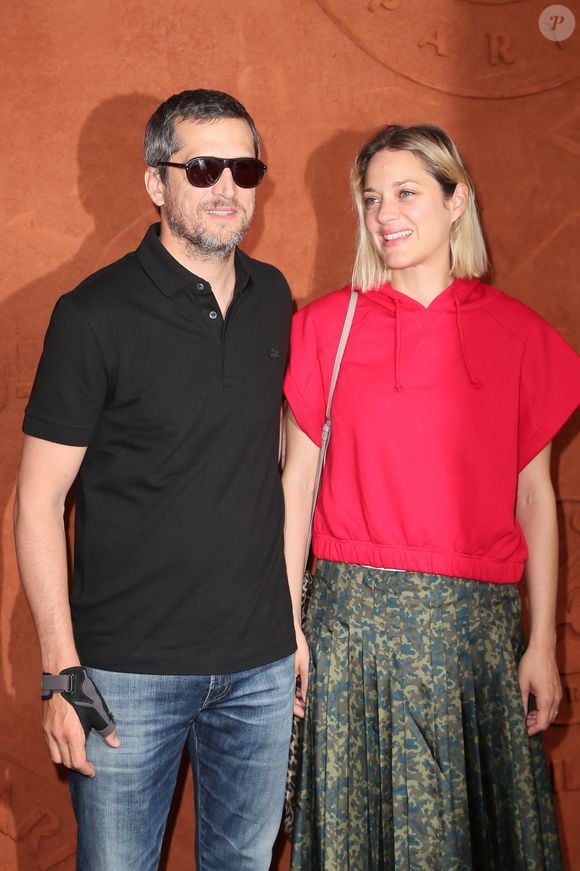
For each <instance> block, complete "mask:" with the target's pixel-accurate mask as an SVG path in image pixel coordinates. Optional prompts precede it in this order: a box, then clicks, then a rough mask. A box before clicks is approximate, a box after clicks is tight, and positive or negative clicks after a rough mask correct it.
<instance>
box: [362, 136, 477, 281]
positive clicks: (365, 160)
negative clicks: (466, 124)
mask: <svg viewBox="0 0 580 871" xmlns="http://www.w3.org/2000/svg"><path fill="white" fill-rule="evenodd" d="M379 151H409V152H411V154H414V155H415V157H417V158H418V159H419V160H420V161H421V163H422V164H423V166H424V168H425V169H426V171H427V172H428V173H429V174H430V175H432V176H433V178H434V179H436V181H438V182H439V185H440V187H441V191H442V193H443V196H444V198H445V199H450V198H451V196H452V195H453V193H454V191H455V188H456V186H457V185H458V184H459V183H463V184H464V185H466V186H467V189H468V192H469V194H468V201H467V208H466V209H465V211H464V213H463V214H462V215H461V217H459V218H458V219H457V220H456V221H455V223H454V224H453V226H452V228H451V238H450V259H451V274H452V275H453V277H454V278H471V277H478V276H481V275H483V274H484V273H485V272H486V270H487V266H488V259H487V252H486V249H485V241H484V238H483V232H482V229H481V224H480V221H479V215H478V210H477V202H476V197H475V188H474V186H473V182H472V180H471V178H470V176H469V173H468V172H467V170H466V168H465V166H464V165H463V161H462V159H461V155H460V154H459V151H458V150H457V148H456V146H455V143H454V142H453V140H452V139H451V137H450V136H448V135H447V133H445V131H444V130H441V128H440V127H437V126H436V125H435V124H417V125H414V126H412V127H402V126H400V125H398V124H389V125H388V126H387V127H382V128H381V129H380V130H379V131H378V132H377V133H375V134H374V136H372V137H371V139H369V141H368V142H367V143H366V144H365V145H364V146H363V147H362V149H361V150H360V151H359V153H358V154H357V156H356V158H355V161H354V164H353V167H352V172H351V190H352V195H353V198H354V203H355V206H356V210H357V214H358V244H357V251H356V256H355V261H354V268H353V273H352V283H353V286H354V287H357V288H358V289H359V290H362V291H366V290H370V289H371V288H373V287H378V286H379V285H381V284H383V283H384V282H385V281H389V279H390V270H389V269H388V268H387V267H386V266H385V263H384V261H383V258H382V257H381V256H380V254H379V252H378V251H377V249H376V247H375V245H374V243H373V240H372V238H371V236H370V235H369V233H368V231H367V229H366V227H365V206H364V198H363V191H364V187H365V175H366V171H367V167H368V165H369V162H370V160H371V158H373V157H374V156H375V154H378V152H379Z"/></svg>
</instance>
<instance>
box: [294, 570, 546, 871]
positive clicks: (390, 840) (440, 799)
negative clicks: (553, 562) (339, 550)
mask: <svg viewBox="0 0 580 871" xmlns="http://www.w3.org/2000/svg"><path fill="white" fill-rule="evenodd" d="M306 634H307V637H308V640H309V643H310V645H311V653H312V664H311V679H310V680H311V682H310V689H309V694H308V705H307V711H306V717H305V721H304V741H303V748H302V759H301V763H300V770H299V777H298V794H297V805H296V819H295V828H294V838H293V851H292V869H293V871H298V869H300V871H318V869H320V871H349V869H350V871H381V869H394V871H411V869H412V871H420V869H429V871H469V869H477V871H479V869H480V871H524V869H525V871H532V869H533V871H559V869H561V868H562V864H561V858H560V848H559V842H558V835H557V830H556V824H555V820H554V812H553V807H552V800H551V790H550V786H549V782H548V776H547V768H546V762H545V758H544V753H543V747H542V739H541V737H540V736H536V737H534V738H531V739H530V738H528V735H527V733H526V729H525V723H524V715H523V709H522V701H521V695H520V690H519V685H518V679H517V665H518V662H519V659H520V657H521V655H522V652H523V641H522V631H521V617H520V600H519V594H518V590H517V588H516V586H514V585H511V584H505V585H504V584H487V583H481V582H478V581H472V580H464V579H461V578H448V577H444V576H441V575H427V574H420V573H410V572H390V571H383V570H377V569H368V568H364V567H361V566H352V565H346V564H343V563H331V562H327V561H321V562H319V564H318V570H317V574H316V578H315V581H314V588H313V594H312V598H311V601H310V606H309V609H308V614H307V618H306Z"/></svg>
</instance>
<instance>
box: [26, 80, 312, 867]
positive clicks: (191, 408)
mask: <svg viewBox="0 0 580 871" xmlns="http://www.w3.org/2000/svg"><path fill="white" fill-rule="evenodd" d="M145 156H146V162H147V170H146V173H145V184H146V187H147V191H148V193H149V195H150V197H151V199H152V200H153V202H154V203H155V204H156V205H157V206H158V207H159V210H160V217H161V223H160V225H156V226H153V227H151V228H150V230H149V231H148V233H147V234H146V236H145V238H144V239H143V241H142V243H141V245H140V246H139V248H138V249H137V251H135V252H133V253H131V254H128V255H127V256H126V257H124V258H123V259H121V260H119V261H118V262H116V263H113V264H112V265H111V266H108V267H107V268H105V269H103V270H101V271H100V272H98V273H96V274H95V275H92V276H90V277H89V278H88V279H86V281H84V282H83V283H82V284H81V285H80V286H79V287H77V288H76V289H75V290H74V291H72V292H71V293H68V294H66V295H65V296H63V297H62V298H61V299H60V300H59V301H58V303H57V305H56V308H55V310H54V313H53V316H52V320H51V323H50V326H49V329H48V333H47V336H46V341H45V347H44V352H43V355H42V358H41V361H40V364H39V367H38V372H37V376H36V380H35V383H34V388H33V391H32V396H31V399H30V402H29V405H28V407H27V409H26V416H25V421H24V431H25V433H26V437H25V444H24V451H23V457H22V465H21V471H20V478H19V485H18V493H17V502H16V510H15V518H16V539H17V549H18V557H19V564H20V569H21V574H22V578H23V582H24V586H25V589H26V592H27V595H28V598H29V601H30V604H31V607H32V611H33V615H34V619H35V623H36V627H37V630H38V634H39V638H40V644H41V652H42V664H43V669H44V672H45V675H44V677H43V698H45V703H44V730H45V735H46V739H47V743H48V746H49V749H50V753H51V757H52V759H53V761H54V762H59V763H63V764H64V765H65V766H67V767H68V768H70V769H71V774H70V778H71V793H72V798H73V805H74V809H75V814H76V817H77V822H78V826H79V843H78V867H79V868H81V869H82V871H97V869H98V871H129V869H135V871H148V869H154V868H156V867H157V865H158V861H159V854H160V850H161V841H162V837H163V831H164V827H165V821H166V817H167V813H168V809H169V805H170V802H171V798H172V794H173V790H174V786H175V780H176V775H177V770H178V767H179V762H180V757H181V753H182V750H183V748H184V746H186V745H187V747H188V750H189V753H190V756H191V760H192V766H193V771H194V777H195V798H196V820H197V834H196V852H197V858H198V867H201V868H204V869H205V871H210V869H214V871H228V869H234V868H235V869H236V871H243V869H247V871H258V869H267V868H268V867H269V863H270V856H271V849H272V844H273V841H274V839H275V836H276V833H277V829H278V825H279V821H280V815H281V808H282V800H283V793H284V779H285V769H286V762H287V752H288V740H289V734H290V725H291V714H292V703H293V688H294V656H293V653H294V649H295V637H294V629H293V621H292V609H291V602H290V596H289V592H288V585H287V580H286V572H285V566H284V558H283V550H282V528H283V506H282V495H281V489H280V482H279V476H278V470H277V454H278V427H279V409H280V402H281V385H282V376H283V371H284V366H285V362H286V356H287V344H288V333H289V326H290V317H291V300H290V293H289V290H288V286H287V283H286V281H285V279H284V277H283V276H282V275H281V274H280V272H278V270H276V269H275V268H274V267H272V266H269V265H267V264H264V263H260V262H258V261H256V260H253V259H252V258H250V257H248V256H247V255H245V254H243V253H242V252H241V251H239V250H238V248H237V245H238V243H239V242H240V241H241V239H242V238H243V237H244V234H245V232H246V230H247V228H248V226H249V224H250V221H251V219H252V215H253V212H254V205H255V188H256V186H257V185H258V184H259V182H260V181H261V179H262V177H263V175H264V172H265V170H266V167H265V165H264V164H262V163H261V162H260V160H259V140H258V135H257V132H256V128H255V126H254V122H253V121H252V119H251V118H250V116H249V115H248V113H247V112H246V110H245V109H244V108H243V106H242V105H241V104H240V103H238V101H237V100H235V99H233V98H232V97H230V96H229V95H227V94H223V93H221V92H218V91H205V90H197V91H184V92H183V93H181V94H177V95H175V96H174V97H171V98H170V99H169V100H167V101H166V102H165V103H163V104H162V105H161V106H160V107H159V109H157V111H156V112H155V113H154V115H153V116H152V118H151V119H150V121H149V124H148V126H147V131H146V137H145ZM77 473H78V474H77ZM75 478H76V479H77V491H76V493H77V503H76V504H77V508H76V533H75V560H74V574H73V584H72V593H71V599H70V605H69V599H68V586H67V559H66V546H65V534H64V527H63V509H64V501H65V497H66V494H67V492H68V490H69V488H70V487H71V485H72V483H73V481H74V480H75ZM109 709H110V711H112V712H113V714H114V718H115V721H116V729H115V726H114V723H113V722H112V720H111V717H110V712H109ZM85 733H86V734H87V738H86V752H85ZM97 733H100V734H97ZM89 760H90V761H89Z"/></svg>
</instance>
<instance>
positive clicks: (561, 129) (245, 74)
mask: <svg viewBox="0 0 580 871" xmlns="http://www.w3.org/2000/svg"><path fill="white" fill-rule="evenodd" d="M546 5H547V3H545V2H540V3H538V2H534V0H524V2H521V0H520V2H518V0H512V2H509V0H505V2H503V3H502V2H501V0H479V2H477V0H461V2H454V3H449V2H446V0H414V2H413V0H274V2H266V0H243V2H239V3H235V2H232V0H196V2H194V3H192V2H185V0H164V2H163V3H158V2H153V0H140V2H137V0H127V2H126V3H124V4H121V3H114V2H112V0H102V2H101V3H89V2H87V0H59V2H58V3H47V2H46V0H18V2H16V0H4V2H3V11H4V14H3V16H2V18H3V24H2V28H1V29H0V46H1V50H0V59H1V60H0V65H1V67H2V81H3V88H2V101H1V103H2V108H1V109H0V112H1V115H0V121H1V124H2V127H1V129H2V130H3V137H2V138H3V146H2V159H1V160H0V171H1V172H2V177H3V183H2V208H3V212H4V215H3V222H2V226H3V232H4V237H3V246H2V253H1V256H2V260H3V266H2V271H1V274H0V281H1V283H0V337H1V338H0V342H1V345H0V445H1V447H0V450H1V455H2V463H1V467H0V500H1V501H0V505H1V508H2V518H3V525H2V536H3V537H2V544H3V547H2V557H1V563H0V566H1V569H0V570H1V573H2V581H3V583H2V593H1V605H2V607H1V613H0V620H1V623H0V636H1V643H0V656H1V662H2V680H1V682H0V735H1V739H0V740H1V745H0V867H2V868H3V869H4V868H5V869H7V871H8V869H18V871H36V869H42V871H46V869H63V871H64V869H72V868H73V867H74V864H73V850H74V826H73V820H72V815H71V812H70V809H69V805H68V796H67V790H66V784H65V781H64V779H63V777H62V775H61V773H60V772H57V771H56V770H55V768H54V767H53V766H52V764H51V763H50V761H49V759H48V756H47V754H46V752H45V749H44V745H43V740H42V737H41V734H40V728H39V720H40V702H39V699H38V690H37V687H38V680H39V671H40V667H39V659H38V652H37V647H36V641H35V636H34V631H33V627H32V622H31V618H30V615H29V612H28V609H27V606H26V604H25V601H24V597H23V594H22V592H21V590H20V588H19V585H18V580H17V574H16V566H15V560H14V554H13V549H12V543H11V519H10V518H11V502H12V498H13V493H14V478H15V472H16V467H17V462H18V455H19V450H20V438H21V437H20V424H21V419H22V414H23V410H24V407H25V404H26V397H27V395H28V392H29V390H30V386H31V381H32V377H33V373H34V368H35V364H36V361H37V358H38V355H39V351H40V347H41V340H42V335H43V332H44V329H45V326H46V323H47V319H48V316H49V313H50V310H51V308H52V306H53V303H54V301H55V300H56V298H57V297H58V296H59V295H60V294H61V293H63V292H65V291H67V290H69V289H70V288H72V287H73V286H74V285H75V283H77V282H78V281H79V280H80V279H81V278H82V277H83V276H84V275H86V274H88V273H89V272H91V271H93V270H95V269H96V268H98V267H100V266H101V265H103V264H105V263H107V262H108V261H111V260H112V259H114V258H116V257H117V256H118V255H120V254H122V253H123V252H125V251H126V250H127V249H128V248H131V247H133V246H135V245H136V243H137V242H138V241H139V239H140V237H141V235H142V233H143V231H144V230H145V228H146V227H147V225H148V224H149V222H150V221H152V220H153V219H154V218H155V215H154V212H153V209H152V207H151V205H150V204H149V202H148V200H147V197H146V195H145V192H144V189H143V184H142V169H143V167H142V157H141V141H142V132H143V127H144V123H145V121H146V119H147V117H148V116H149V114H150V113H151V111H152V110H153V109H154V108H155V106H156V105H157V104H158V103H159V102H160V101H161V100H162V99H164V98H165V97H166V96H168V95H169V94H172V93H174V92H176V91H179V90H182V89H183V88H187V87H198V86H205V87H215V88H220V89H224V90H227V91H231V92H232V93H234V94H236V95H237V96H238V97H240V98H241V100H242V101H243V102H244V103H246V104H247V106H248V108H249V109H250V111H251V112H252V113H253V114H254V116H255V118H256V121H257V123H258V126H259V128H260V129H261V131H262V134H263V137H264V142H265V154H266V161H267V163H268V164H269V167H270V170H269V173H268V178H267V181H266V182H265V184H264V185H263V187H262V188H261V190H260V192H259V201H260V216H259V218H258V219H257V221H256V224H255V227H254V228H253V230H252V233H251V237H250V238H249V240H248V242H247V248H248V250H249V251H250V252H251V253H252V254H254V255H256V256H258V257H261V258H263V259H266V260H271V261H273V262H275V263H276V264H277V265H279V266H280V267H281V268H282V269H283V270H284V271H285V272H286V274H287V276H288V278H289V280H290V282H291V285H292V287H293V289H294V293H295V295H296V297H297V298H298V299H299V300H301V301H302V300H304V299H306V298H309V297H312V296H315V295H319V294H322V293H325V292H327V291H328V290H330V289H331V288H333V287H336V286H338V285H340V284H341V283H343V282H345V281H346V279H347V278H348V274H349V267H350V262H351V254H352V238H353V217H352V212H351V208H350V204H349V199H348V190H347V173H348V166H349V162H350V160H351V158H352V156H353V154H354V152H355V150H356V148H357V147H358V145H359V144H360V143H361V142H362V140H363V139H364V138H365V137H366V136H367V134H368V133H369V132H370V131H372V130H373V129H375V128H376V127H378V126H379V125H380V124H383V123H386V122H391V121H401V122H404V123H409V122H414V121H420V120H430V121H436V122H438V123H439V124H441V125H442V126H444V127H446V128H447V129H448V130H449V131H450V132H451V133H452V134H453V135H454V136H455V137H456V138H457V139H458V141H459V142H460V143H461V145H462V147H463V150H464V152H465V154H466V156H467V159H468V161H469V164H470V167H471V168H472V171H473V173H474V175H475V178H476V180H477V183H478V187H479V191H480V195H481V201H482V205H483V212H484V219H485V225H486V229H487V234H488V238H489V242H490V245H491V250H492V253H493V260H494V270H495V280H496V283H497V284H498V285H499V286H500V287H502V288H504V289H506V290H508V291H510V292H511V293H513V294H514V295H516V296H518V297H520V298H521V299H523V300H525V301H526V302H528V303H530V304H531V305H532V306H533V307H534V308H536V309H537V310H538V311H539V312H541V313H542V314H543V315H544V316H545V317H547V318H548V319H549V320H550V321H551V322H552V323H554V324H555V325H556V326H557V327H558V329H560V330H561V332H562V333H563V334H564V335H565V336H566V337H567V338H568V340H569V341H570V342H571V343H572V344H575V345H576V346H577V347H578V344H579V341H580V336H579V333H578V315H579V313H580V301H579V296H578V293H577V286H576V281H577V275H578V265H579V264H578V247H579V241H578V240H579V239H580V207H579V206H578V191H579V189H580V187H579V183H580V160H579V157H580V35H579V34H578V32H576V33H575V34H574V35H573V36H572V37H571V38H569V39H568V40H566V41H560V42H559V43H557V42H551V41H549V40H547V39H546V38H545V37H544V36H542V34H541V33H540V31H539V28H538V17H539V15H540V14H541V12H542V10H543V8H544V7H545V6H546ZM567 5H568V7H569V8H571V9H573V10H574V11H575V12H576V18H577V20H578V24H579V27H580V10H579V9H578V3H577V2H574V3H572V2H571V0H569V2H568V4H567ZM558 26H559V25H558ZM576 430H577V422H576V424H574V423H572V424H570V425H569V426H568V427H567V429H566V431H565V432H564V433H563V434H562V435H561V436H560V437H559V438H558V440H557V442H556V450H555V458H554V470H555V475H556V479H557V482H558V496H559V505H560V513H561V520H562V560H561V563H562V565H561V568H562V575H561V580H562V583H561V596H560V605H559V648H558V652H559V657H560V665H561V671H562V678H563V681H564V685H565V698H564V701H563V703H562V705H561V710H560V717H559V720H558V723H557V725H555V726H554V727H553V728H552V729H551V730H550V733H549V735H548V736H547V745H548V750H549V755H550V760H551V765H552V769H553V774H554V786H555V790H556V792H555V797H556V803H557V807H558V813H559V817H560V823H561V826H562V833H563V840H564V847H565V852H566V856H567V861H568V867H569V868H570V869H580V848H579V847H578V843H579V838H580V823H579V820H580V752H579V751H580V467H579V463H578V459H579V454H580V440H578V439H577V438H575V433H576ZM182 787H183V790H184V793H183V796H182V798H181V800H180V801H177V803H176V810H175V814H174V816H173V818H172V820H171V825H170V838H169V839H168V846H167V850H166V856H165V859H164V867H165V868H168V869H170V871H180V869H186V868H190V867H191V865H192V860H191V851H192V833H193V818H192V811H191V801H190V794H189V793H190V789H191V784H190V781H189V778H188V777H185V776H184V782H183V783H182ZM280 851H281V852H282V853H283V854H284V855H283V856H282V858H281V859H279V861H278V862H277V867H279V868H280V869H282V868H286V867H287V859H286V858H285V852H284V851H285V847H284V844H283V843H281V844H280Z"/></svg>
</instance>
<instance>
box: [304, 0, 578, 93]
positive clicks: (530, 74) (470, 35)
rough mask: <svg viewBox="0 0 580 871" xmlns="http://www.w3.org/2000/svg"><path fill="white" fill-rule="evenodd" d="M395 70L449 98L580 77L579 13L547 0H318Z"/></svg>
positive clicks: (536, 88) (532, 88) (542, 87)
mask: <svg viewBox="0 0 580 871" xmlns="http://www.w3.org/2000/svg"><path fill="white" fill-rule="evenodd" d="M317 3H318V5H319V6H320V7H321V8H322V9H323V11H324V12H325V13H326V15H328V17H329V18H330V19H331V20H332V21H333V22H334V23H335V24H336V25H337V27H338V28H339V29H340V30H341V31H342V33H344V34H345V36H347V37H348V38H349V39H350V40H351V41H352V42H354V43H355V45H357V46H358V47H359V48H360V49H362V50H363V51H365V52H367V54H369V55H371V56H372V57H373V58H374V59H375V60H377V61H379V62H380V63H382V64H384V65H385V66H386V67H388V68H389V69H391V70H393V71H394V72H396V73H399V74H400V75H402V76H404V77H405V78H407V79H411V80H412V81H414V82H418V83H419V84H422V85H426V86H427V87H429V88H434V89H435V90H438V91H443V92H445V93H447V94H457V95H458V96H463V97H479V98H485V99H490V100H500V99H505V98H506V97H519V96H524V95H527V94H537V93H540V92H542V91H548V90H550V89H552V88H557V87H559V86H560V85H563V84H565V83H567V82H571V81H573V80H574V79H577V78H579V77H580V34H579V32H578V28H576V27H575V19H574V14H573V12H572V10H571V9H570V8H569V7H567V6H550V5H549V4H548V3H546V0H460V2H456V3H449V0H431V2H430V3H429V4H428V5H427V4H426V3H425V2H424V0H354V2H353V0H317Z"/></svg>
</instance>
